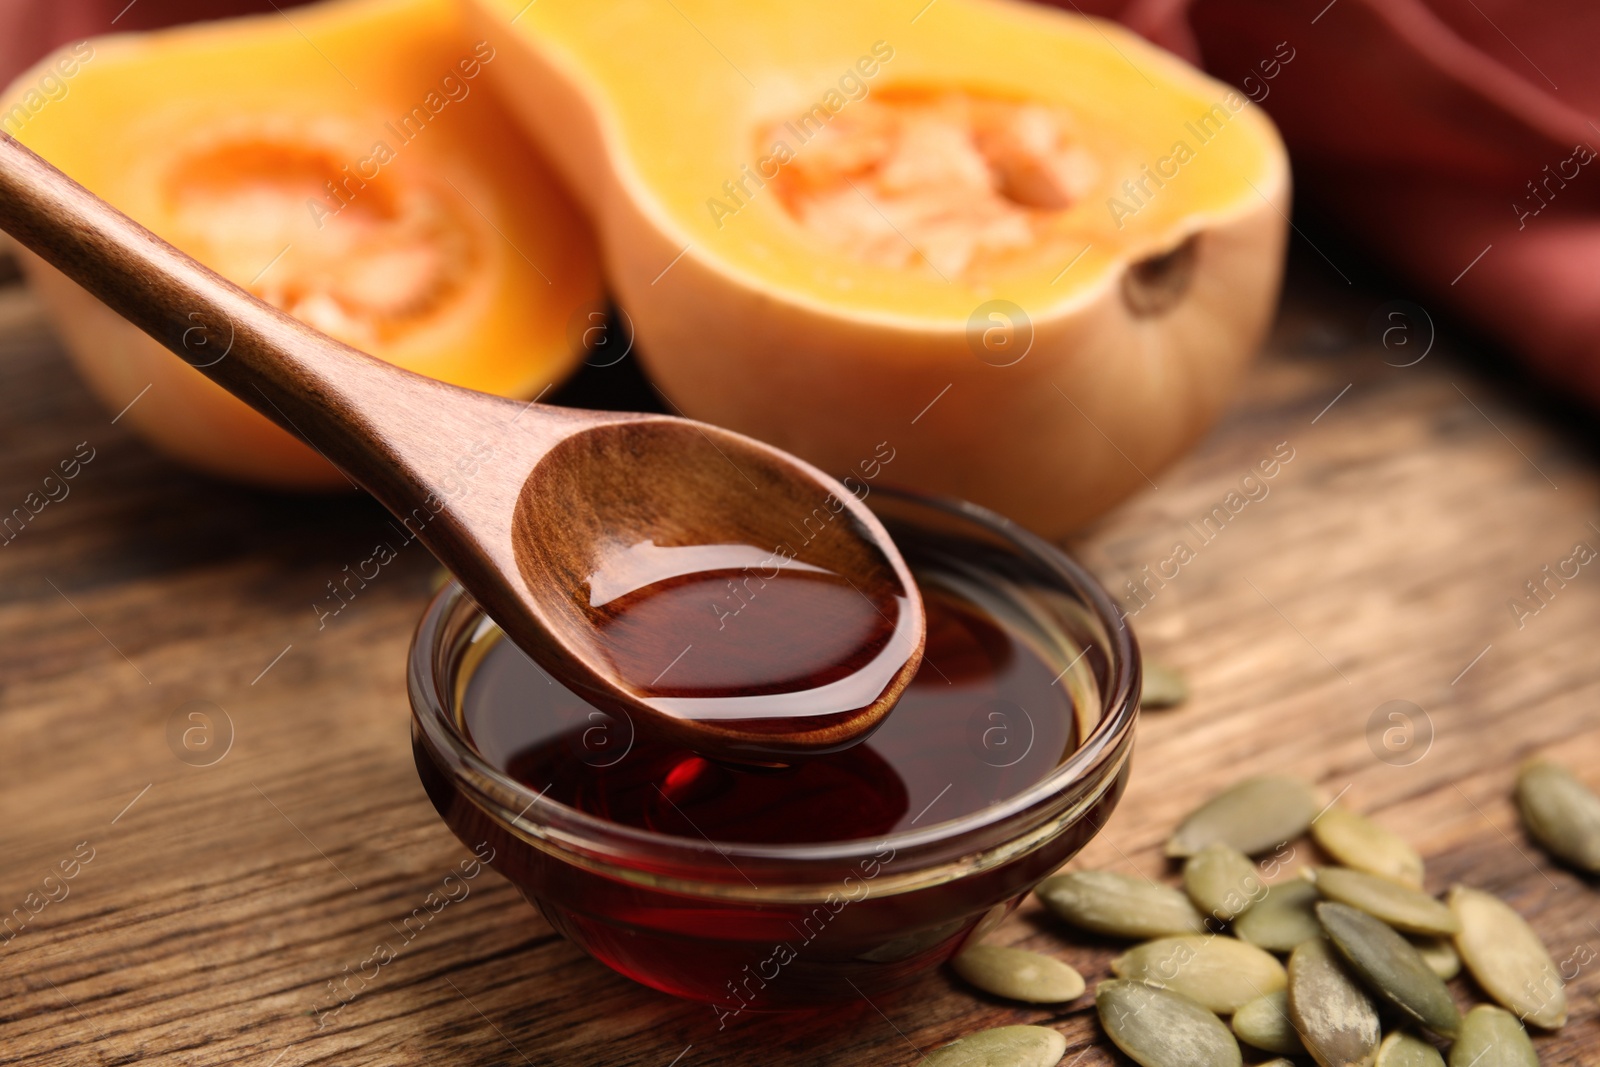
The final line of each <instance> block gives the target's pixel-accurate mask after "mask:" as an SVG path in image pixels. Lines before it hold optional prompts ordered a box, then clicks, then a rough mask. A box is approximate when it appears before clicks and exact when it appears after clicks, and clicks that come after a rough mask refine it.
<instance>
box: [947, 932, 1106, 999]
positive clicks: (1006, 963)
mask: <svg viewBox="0 0 1600 1067" xmlns="http://www.w3.org/2000/svg"><path fill="white" fill-rule="evenodd" d="M950 966H951V968H952V969H954V971H955V972H956V973H957V974H959V975H960V976H961V977H962V978H964V979H966V980H967V981H968V982H971V983H972V984H973V985H975V986H977V987H978V988H979V989H981V990H983V991H984V992H985V993H992V994H993V995H995V996H997V997H1005V998H1007V999H1008V1000H1023V1001H1027V1002H1028V1003H1030V1004H1061V1003H1065V1002H1066V1001H1069V1000H1076V999H1077V998H1078V996H1079V995H1080V994H1082V993H1083V976H1082V975H1081V974H1079V973H1078V972H1077V971H1075V970H1073V969H1072V968H1071V967H1068V966H1067V965H1066V964H1065V963H1062V962H1061V961H1060V960H1058V959H1054V958H1052V957H1050V956H1046V955H1043V954H1041V953H1038V952H1029V951H1028V950H1026V949H1021V948H1006V947H1004V946H1002V945H974V946H972V947H971V948H969V949H967V950H966V951H965V952H963V953H961V955H959V956H957V957H956V958H955V959H953V960H951V961H950Z"/></svg>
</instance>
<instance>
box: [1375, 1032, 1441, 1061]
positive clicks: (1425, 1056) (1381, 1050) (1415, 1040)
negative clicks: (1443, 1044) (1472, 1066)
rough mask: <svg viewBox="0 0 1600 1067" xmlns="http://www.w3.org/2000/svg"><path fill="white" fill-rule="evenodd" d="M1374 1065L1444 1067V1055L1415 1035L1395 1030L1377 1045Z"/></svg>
mask: <svg viewBox="0 0 1600 1067" xmlns="http://www.w3.org/2000/svg"><path fill="white" fill-rule="evenodd" d="M1376 1067H1444V1057H1443V1056H1441V1055H1439V1050H1438V1049H1436V1048H1434V1047H1433V1046H1432V1045H1430V1044H1428V1043H1427V1042H1426V1041H1424V1040H1422V1038H1420V1037H1418V1036H1417V1035H1415V1034H1408V1033H1406V1032H1405V1031H1404V1030H1396V1031H1395V1032H1394V1033H1392V1034H1390V1035H1389V1036H1388V1037H1386V1038H1384V1039H1383V1044H1381V1045H1379V1046H1378V1062H1377V1064H1376Z"/></svg>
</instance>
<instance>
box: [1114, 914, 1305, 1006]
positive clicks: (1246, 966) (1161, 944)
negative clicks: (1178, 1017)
mask: <svg viewBox="0 0 1600 1067" xmlns="http://www.w3.org/2000/svg"><path fill="white" fill-rule="evenodd" d="M1111 972H1112V973H1113V974H1115V975H1116V976H1117V977H1118V978H1132V979H1135V980H1137V981H1141V982H1147V983H1149V984H1150V985H1154V986H1161V987H1162V988H1164V989H1171V990H1173V991H1174V992H1177V993H1182V994H1183V995H1184V996H1186V997H1188V998H1189V999H1190V1000H1192V1001H1194V1002H1195V1003H1196V1004H1199V1005H1200V1006H1201V1007H1203V1008H1207V1009H1209V1010H1211V1011H1214V1012H1216V1013H1217V1014H1219V1015H1231V1014H1232V1013H1234V1012H1236V1011H1238V1010H1239V1008H1240V1007H1241V1006H1243V1005H1245V1004H1248V1003H1250V1001H1252V1000H1255V999H1256V998H1257V997H1263V996H1266V995H1267V994H1268V993H1271V992H1274V991H1275V990H1279V989H1282V988H1283V987H1284V986H1285V985H1286V984H1287V983H1288V975H1287V974H1286V973H1285V972H1284V969H1283V964H1281V963H1279V962H1278V961H1277V960H1276V959H1274V958H1273V957H1272V956H1270V955H1268V954H1267V953H1266V952H1264V951H1263V950H1261V949H1259V948H1256V947H1255V946H1254V945H1249V944H1246V943H1245V942H1243V941H1235V940H1234V939H1233V938H1231V937H1222V936H1220V935H1216V934H1190V935H1188V936H1185V937H1163V938H1158V939H1157V940H1155V941H1146V942H1145V943H1144V944H1142V945H1139V946H1138V947H1136V948H1133V949H1129V950H1128V951H1127V952H1125V953H1123V954H1122V955H1121V956H1118V957H1117V958H1116V959H1114V960H1112V961H1111Z"/></svg>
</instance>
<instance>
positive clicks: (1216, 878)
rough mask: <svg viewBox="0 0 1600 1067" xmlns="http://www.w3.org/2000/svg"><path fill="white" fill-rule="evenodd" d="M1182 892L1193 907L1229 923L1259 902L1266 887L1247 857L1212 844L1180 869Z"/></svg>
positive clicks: (1226, 846) (1231, 848) (1222, 845)
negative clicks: (1187, 895) (1192, 902)
mask: <svg viewBox="0 0 1600 1067" xmlns="http://www.w3.org/2000/svg"><path fill="white" fill-rule="evenodd" d="M1183 888H1184V891H1185V892H1187V893H1188V894H1189V899H1190V900H1192V901H1194V904H1195V907H1197V908H1199V909H1200V910H1201V912H1203V913H1204V914H1206V915H1212V916H1215V917H1216V918H1217V919H1218V920H1220V921H1221V922H1228V921H1229V920H1230V919H1232V918H1233V917H1234V916H1236V915H1238V914H1240V913H1241V912H1243V911H1244V910H1245V909H1246V908H1248V907H1250V905H1251V904H1253V903H1255V901H1256V900H1258V899H1260V897H1261V895H1262V893H1263V892H1264V891H1265V887H1263V886H1262V884H1261V876H1260V875H1259V874H1257V873H1256V865H1255V864H1254V863H1252V862H1250V857H1249V856H1246V855H1245V854H1244V853H1243V852H1240V851H1239V850H1238V849H1236V848H1234V847H1233V846H1232V845H1225V844H1223V843H1222V842H1221V841H1213V842H1212V843H1211V844H1209V845H1207V846H1206V847H1205V848H1203V849H1201V850H1200V851H1199V852H1196V853H1195V854H1194V855H1192V856H1190V857H1189V859H1188V861H1187V862H1186V863H1184V865H1183Z"/></svg>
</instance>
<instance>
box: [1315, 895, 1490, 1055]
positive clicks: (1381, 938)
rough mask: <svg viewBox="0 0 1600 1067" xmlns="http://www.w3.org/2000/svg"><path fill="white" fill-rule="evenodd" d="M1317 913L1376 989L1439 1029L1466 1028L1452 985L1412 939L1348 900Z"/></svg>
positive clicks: (1448, 1034)
mask: <svg viewBox="0 0 1600 1067" xmlns="http://www.w3.org/2000/svg"><path fill="white" fill-rule="evenodd" d="M1317 918H1318V919H1319V920H1320V921H1321V922H1322V928H1323V929H1324V930H1326V931H1328V937H1329V939H1330V940H1332V942H1333V945H1334V947H1335V948H1337V949H1338V950H1339V953H1340V954H1341V955H1342V956H1344V958H1345V960H1346V962H1348V963H1349V964H1350V967H1351V969H1352V970H1354V971H1355V973H1356V976H1357V977H1359V978H1360V979H1361V980H1362V981H1364V982H1366V983H1367V985H1368V986H1369V987H1371V989H1372V990H1373V991H1374V992H1376V993H1379V994H1380V995H1382V996H1383V997H1384V999H1386V1000H1388V1001H1389V1002H1390V1003H1391V1004H1393V1005H1394V1006H1395V1007H1397V1008H1399V1009H1400V1010H1401V1011H1402V1012H1404V1013H1405V1014H1407V1015H1409V1016H1410V1017H1411V1018H1412V1019H1413V1020H1415V1021H1416V1022H1419V1023H1421V1024H1422V1025H1423V1026H1426V1027H1427V1028H1428V1029H1429V1030H1432V1031H1433V1032H1434V1033H1436V1034H1442V1035H1443V1036H1445V1037H1453V1036H1455V1033H1456V1031H1458V1030H1459V1029H1461V1013H1460V1012H1459V1011H1457V1010H1456V1004H1455V1001H1453V1000H1451V999H1450V991H1449V990H1448V989H1446V988H1445V987H1444V981H1443V980H1442V979H1441V978H1440V977H1439V976H1438V975H1436V974H1434V973H1433V970H1432V968H1430V967H1429V966H1428V964H1427V962H1426V961H1424V960H1423V958H1422V955H1421V954H1420V953H1419V952H1417V950H1416V949H1415V948H1413V947H1412V945H1411V942H1409V941H1407V940H1406V939H1405V938H1403V937H1401V936H1400V935H1399V934H1397V933H1395V932H1394V931H1393V930H1392V929H1390V928H1389V926H1387V925H1386V924H1384V923H1381V922H1379V921H1378V920H1377V919H1374V918H1373V917H1372V916H1370V915H1368V914H1367V913H1366V912H1364V911H1357V910H1356V909H1355V908H1352V907H1348V906H1346V905H1344V904H1330V903H1322V904H1318V905H1317Z"/></svg>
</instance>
